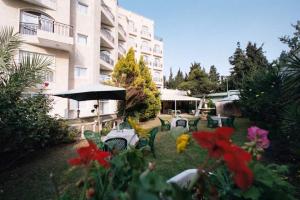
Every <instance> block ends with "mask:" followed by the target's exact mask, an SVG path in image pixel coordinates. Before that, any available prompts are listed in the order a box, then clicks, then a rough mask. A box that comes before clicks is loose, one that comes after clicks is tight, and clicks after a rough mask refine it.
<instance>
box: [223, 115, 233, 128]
mask: <svg viewBox="0 0 300 200" xmlns="http://www.w3.org/2000/svg"><path fill="white" fill-rule="evenodd" d="M233 123H234V116H232V117H229V118H226V119H222V125H223V126H228V127H234V124H233Z"/></svg>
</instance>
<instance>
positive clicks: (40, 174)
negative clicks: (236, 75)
mask: <svg viewBox="0 0 300 200" xmlns="http://www.w3.org/2000/svg"><path fill="white" fill-rule="evenodd" d="M163 118H164V119H166V118H170V117H169V116H163ZM235 124H236V131H235V134H234V136H233V141H234V142H236V143H238V144H241V143H243V142H244V141H245V135H246V128H247V127H248V126H249V121H248V120H246V119H236V122H235ZM159 125H160V122H159V120H158V119H155V120H151V121H149V122H147V123H144V124H143V125H142V126H143V127H144V128H148V129H150V128H152V127H155V126H159ZM198 125H199V129H200V130H212V129H208V128H206V122H205V121H201V122H200V123H199V124H198ZM175 141H176V140H175V138H173V137H172V136H171V135H170V132H168V131H165V132H159V133H158V135H157V137H156V141H155V150H156V155H157V158H156V159H154V158H153V156H152V154H148V155H147V156H146V160H147V161H149V162H155V163H156V172H157V173H158V174H159V175H161V176H162V177H163V178H164V179H165V180H167V179H169V178H170V177H172V176H174V175H176V174H178V173H179V172H181V171H183V170H185V169H190V168H195V167H197V166H199V164H200V163H201V161H202V160H203V159H204V157H205V155H206V152H205V151H204V150H202V149H201V148H200V147H199V146H198V145H197V144H196V143H195V142H194V141H192V142H191V144H190V145H189V146H188V149H187V150H186V152H184V153H181V154H178V153H177V152H176V146H175ZM84 144H85V142H80V143H76V144H70V145H62V146H57V147H54V148H51V149H48V150H44V151H41V152H38V153H37V155H35V156H32V158H31V160H28V161H27V163H25V164H22V165H19V166H18V167H16V168H15V169H12V170H10V171H8V172H5V173H2V174H0V180H1V182H0V199H5V200H19V199H22V200H35V199H38V200H40V199H43V200H47V199H54V187H53V183H52V182H51V180H50V178H49V175H50V173H53V174H54V178H55V181H56V182H57V185H58V186H59V190H60V191H69V192H70V193H71V194H74V192H75V190H74V187H75V186H74V183H75V182H76V181H77V180H78V178H79V177H80V176H81V172H80V171H79V170H72V169H71V168H70V167H69V166H68V163H67V160H68V159H69V158H72V157H75V156H76V153H75V149H76V147H78V146H80V145H84Z"/></svg>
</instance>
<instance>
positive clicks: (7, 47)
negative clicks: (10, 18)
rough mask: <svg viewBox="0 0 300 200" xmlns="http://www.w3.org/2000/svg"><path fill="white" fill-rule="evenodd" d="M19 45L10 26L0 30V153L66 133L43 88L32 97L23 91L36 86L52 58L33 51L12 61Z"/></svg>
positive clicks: (48, 142) (24, 148)
mask: <svg viewBox="0 0 300 200" xmlns="http://www.w3.org/2000/svg"><path fill="white" fill-rule="evenodd" d="M20 45H21V41H20V39H19V35H18V34H14V33H13V29H12V28H4V29H2V30H1V31H0V130H1V134H0V153H3V152H4V153H6V152H15V153H16V152H18V156H20V155H23V154H26V153H27V152H28V151H32V150H35V149H38V148H43V147H45V146H48V145H53V144H56V143H61V142H63V141H64V140H65V139H66V138H67V137H68V130H67V127H66V126H65V127H64V126H63V124H62V123H61V121H59V120H57V119H56V118H54V117H51V116H50V115H49V111H50V110H51V109H52V107H51V103H52V101H51V99H49V98H48V97H47V96H46V95H44V94H43V93H42V89H41V92H39V93H37V94H36V95H35V96H33V97H26V96H25V95H24V94H23V93H24V92H25V91H30V90H31V89H33V88H34V89H38V88H37V85H41V84H42V83H43V80H44V78H45V74H46V72H47V67H48V66H49V65H50V64H51V62H52V61H51V60H49V59H46V58H43V57H42V56H38V55H34V56H33V57H30V56H24V57H23V58H22V59H21V60H20V61H19V62H15V61H14V59H13V58H14V55H15V53H16V51H17V50H18V48H19V47H20ZM18 156H17V157H18ZM13 159H15V158H13Z"/></svg>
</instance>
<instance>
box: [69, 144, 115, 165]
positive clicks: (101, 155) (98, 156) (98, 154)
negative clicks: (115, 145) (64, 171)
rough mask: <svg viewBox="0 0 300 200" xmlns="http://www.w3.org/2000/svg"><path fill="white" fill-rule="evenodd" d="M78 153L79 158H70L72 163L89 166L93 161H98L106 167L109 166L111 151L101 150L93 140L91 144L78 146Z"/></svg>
mask: <svg viewBox="0 0 300 200" xmlns="http://www.w3.org/2000/svg"><path fill="white" fill-rule="evenodd" d="M77 153H78V154H79V158H72V159H70V160H69V164H70V165H74V166H75V165H84V166H88V165H89V164H90V163H91V162H92V161H97V162H98V163H99V164H100V165H101V166H103V167H104V168H108V167H109V163H108V160H107V159H108V158H109V157H110V153H109V152H105V151H101V150H99V149H98V147H97V146H96V145H95V144H94V143H93V142H89V146H85V147H80V148H78V149H77Z"/></svg>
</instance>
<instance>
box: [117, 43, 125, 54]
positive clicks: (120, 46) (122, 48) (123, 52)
mask: <svg viewBox="0 0 300 200" xmlns="http://www.w3.org/2000/svg"><path fill="white" fill-rule="evenodd" d="M119 51H120V52H121V53H122V54H125V53H126V50H125V48H124V47H123V46H122V45H121V44H119Z"/></svg>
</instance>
